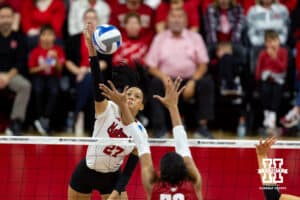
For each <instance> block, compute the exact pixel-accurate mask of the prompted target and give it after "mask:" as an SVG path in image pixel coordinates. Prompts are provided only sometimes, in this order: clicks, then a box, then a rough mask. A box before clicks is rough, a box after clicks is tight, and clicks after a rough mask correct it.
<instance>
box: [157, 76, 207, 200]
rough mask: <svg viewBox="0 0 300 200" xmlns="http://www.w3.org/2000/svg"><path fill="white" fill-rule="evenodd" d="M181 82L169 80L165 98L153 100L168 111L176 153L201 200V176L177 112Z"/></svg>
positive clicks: (181, 89)
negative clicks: (181, 159)
mask: <svg viewBox="0 0 300 200" xmlns="http://www.w3.org/2000/svg"><path fill="white" fill-rule="evenodd" d="M181 82H182V80H181V79H180V78H177V79H176V80H175V82H173V81H171V80H170V79H169V81H168V83H167V85H166V86H165V87H166V92H165V96H164V97H161V96H157V95H155V96H154V98H156V99H158V100H159V101H160V102H161V103H162V104H163V105H164V106H165V107H166V108H167V109H168V110H169V113H170V116H171V120H172V125H173V136H174V140H175V149H176V152H177V153H178V154H180V155H181V156H182V157H183V159H184V162H185V165H186V168H187V170H188V173H189V176H190V178H191V180H192V181H193V183H194V187H195V191H196V194H197V197H198V199H199V200H202V192H201V175H200V172H199V171H198V169H197V167H196V164H195V163H194V160H193V158H192V155H191V151H190V148H189V145H188V140H187V134H186V131H185V129H184V127H183V125H182V122H181V118H180V114H179V110H178V99H179V96H180V94H181V93H182V91H183V90H184V89H185V88H184V87H182V88H180V85H181Z"/></svg>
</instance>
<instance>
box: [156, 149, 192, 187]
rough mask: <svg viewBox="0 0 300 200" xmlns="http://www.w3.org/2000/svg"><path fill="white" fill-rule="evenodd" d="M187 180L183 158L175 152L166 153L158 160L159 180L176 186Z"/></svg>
mask: <svg viewBox="0 0 300 200" xmlns="http://www.w3.org/2000/svg"><path fill="white" fill-rule="evenodd" d="M187 179H188V173H187V169H186V166H185V164H184V161H183V158H182V157H181V156H180V155H179V154H178V153H176V152H169V153H166V154H165V155H164V156H163V157H162V159H161V160H160V180H161V181H162V182H167V183H169V184H171V185H177V184H179V183H181V182H183V181H185V180H187Z"/></svg>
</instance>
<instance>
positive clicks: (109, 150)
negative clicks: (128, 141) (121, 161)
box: [103, 145, 124, 157]
mask: <svg viewBox="0 0 300 200" xmlns="http://www.w3.org/2000/svg"><path fill="white" fill-rule="evenodd" d="M123 151H124V149H123V148H122V147H120V146H117V145H110V146H107V147H105V148H104V150H103V153H105V154H106V155H109V156H112V157H117V156H118V155H119V154H120V153H122V152H123Z"/></svg>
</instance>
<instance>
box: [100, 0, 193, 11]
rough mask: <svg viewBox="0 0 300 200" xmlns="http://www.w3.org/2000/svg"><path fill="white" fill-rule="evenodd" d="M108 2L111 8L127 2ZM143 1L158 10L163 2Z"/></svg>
mask: <svg viewBox="0 0 300 200" xmlns="http://www.w3.org/2000/svg"><path fill="white" fill-rule="evenodd" d="M106 1H107V3H108V4H109V5H110V7H111V8H114V7H116V6H118V5H119V4H125V3H126V0H106ZM194 1H198V0H194ZM143 2H144V3H145V4H146V5H148V6H150V7H151V8H152V9H154V10H156V8H157V6H158V5H159V3H160V2H161V0H143Z"/></svg>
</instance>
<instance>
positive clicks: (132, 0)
mask: <svg viewBox="0 0 300 200" xmlns="http://www.w3.org/2000/svg"><path fill="white" fill-rule="evenodd" d="M129 12H136V13H138V14H139V15H140V16H141V22H142V30H141V35H142V36H143V37H145V38H150V39H152V37H153V34H154V17H155V13H154V10H153V9H152V8H150V7H149V6H147V5H145V4H144V3H143V1H142V0H126V3H125V4H120V5H118V6H116V7H114V8H113V9H112V13H111V17H110V23H111V24H114V25H115V26H117V27H118V28H119V29H120V30H121V32H122V33H125V30H124V27H125V26H124V19H125V16H126V14H127V13H129Z"/></svg>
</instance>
